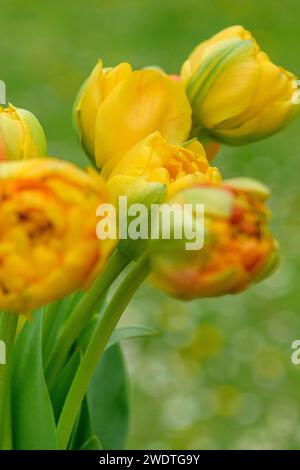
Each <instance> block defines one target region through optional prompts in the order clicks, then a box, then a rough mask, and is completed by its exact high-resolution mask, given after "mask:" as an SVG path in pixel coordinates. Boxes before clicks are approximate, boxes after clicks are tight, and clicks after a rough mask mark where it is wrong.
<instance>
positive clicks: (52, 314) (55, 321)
mask: <svg viewBox="0 0 300 470" xmlns="http://www.w3.org/2000/svg"><path fill="white" fill-rule="evenodd" d="M82 295H83V292H81V291H77V292H75V293H74V294H72V295H70V296H69V297H67V298H65V299H61V300H57V301H55V302H51V303H50V304H49V305H47V306H46V308H45V312H44V314H43V358H44V365H45V368H46V366H47V362H48V359H49V357H50V355H51V352H52V349H53V346H54V344H55V342H56V340H57V338H58V335H59V332H60V330H61V328H62V325H63V324H64V322H65V320H66V318H67V317H68V316H69V315H70V313H71V312H72V310H73V308H74V306H75V305H76V304H77V303H78V302H79V300H80V299H81V297H82Z"/></svg>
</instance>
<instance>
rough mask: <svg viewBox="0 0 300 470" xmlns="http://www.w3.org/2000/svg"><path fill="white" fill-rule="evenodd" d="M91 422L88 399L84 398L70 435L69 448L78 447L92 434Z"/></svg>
mask: <svg viewBox="0 0 300 470" xmlns="http://www.w3.org/2000/svg"><path fill="white" fill-rule="evenodd" d="M93 434H94V433H93V432H92V424H91V413H90V407H89V404H88V401H87V399H86V398H84V400H83V402H82V405H81V410H80V414H79V416H78V419H77V422H76V425H75V427H74V432H73V435H72V437H71V442H70V444H69V447H68V448H69V449H70V450H78V449H80V448H81V447H82V446H83V445H84V444H85V443H86V442H87V441H88V440H89V439H90V438H91V436H92V435H93Z"/></svg>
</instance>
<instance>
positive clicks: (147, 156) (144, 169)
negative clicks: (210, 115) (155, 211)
mask: <svg viewBox="0 0 300 470" xmlns="http://www.w3.org/2000/svg"><path fill="white" fill-rule="evenodd" d="M114 163H115V165H114ZM102 176H103V177H104V178H105V179H106V180H107V182H108V188H110V189H111V191H112V192H113V193H114V194H115V195H117V194H127V193H128V191H130V192H132V191H133V189H132V188H133V187H134V186H135V183H134V179H136V184H137V183H138V186H139V187H141V186H143V185H142V181H143V182H145V183H160V184H162V185H166V188H167V196H168V197H170V196H171V195H172V194H174V193H175V192H178V191H179V190H181V189H184V188H187V187H190V186H192V185H194V184H197V183H217V182H220V180H221V175H220V173H219V171H218V169H217V168H214V167H211V166H210V165H209V163H208V161H207V159H206V155H205V151H204V149H203V146H202V145H201V144H200V142H198V141H192V142H190V143H189V144H187V145H186V147H184V146H180V145H174V144H169V143H167V141H166V140H165V139H164V138H163V137H162V135H161V134H160V133H159V132H154V133H153V134H151V135H149V136H148V137H146V138H145V139H143V140H141V141H140V142H138V143H137V144H136V145H135V146H134V147H133V148H132V149H130V150H129V151H128V152H127V153H125V155H124V156H123V157H122V158H120V159H119V160H117V161H116V162H115V161H114V160H113V159H112V160H110V161H108V163H107V164H106V166H104V167H103V170H102ZM129 177H130V178H131V183H130V184H129V180H128V178H129ZM144 186H145V184H144Z"/></svg>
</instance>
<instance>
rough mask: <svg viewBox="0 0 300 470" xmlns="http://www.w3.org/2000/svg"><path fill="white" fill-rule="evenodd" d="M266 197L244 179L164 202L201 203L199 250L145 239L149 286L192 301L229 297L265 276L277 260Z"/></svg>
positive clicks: (197, 188)
mask: <svg viewBox="0 0 300 470" xmlns="http://www.w3.org/2000/svg"><path fill="white" fill-rule="evenodd" d="M267 197H268V190H267V188H266V187H265V186H263V185H262V184H260V183H258V182H256V181H253V180H248V179H237V180H231V181H227V182H226V181H225V182H224V183H223V184H220V185H211V186H195V187H194V188H191V189H186V190H184V191H181V192H179V193H177V194H176V195H175V196H174V197H173V198H171V199H170V201H169V204H174V203H176V204H180V205H182V204H196V203H198V204H204V227H203V228H204V246H203V248H202V249H199V250H186V241H187V240H185V239H184V238H183V239H174V237H173V238H171V239H170V240H164V239H162V238H161V237H160V239H158V240H151V243H150V258H151V264H152V270H153V278H154V281H155V283H156V284H157V285H158V286H159V287H161V288H162V289H163V290H165V291H166V292H168V293H169V294H171V295H173V296H175V297H178V298H181V299H193V298H200V297H211V296H220V295H224V294H234V293H237V292H240V291H243V290H244V289H246V288H247V287H248V286H249V285H251V284H252V283H253V282H257V281H259V280H262V279H264V278H265V277H267V276H268V275H269V274H270V273H271V272H272V271H273V270H274V269H275V267H276V265H277V261H278V255H277V252H278V248H277V242H276V241H275V240H274V238H273V237H272V234H271V233H270V230H269V228H268V220H269V211H268V209H267V208H266V205H265V199H266V198H267ZM193 207H195V206H193ZM193 217H195V213H194V214H193ZM176 223H178V221H176V220H175V222H174V225H176ZM171 233H174V232H171Z"/></svg>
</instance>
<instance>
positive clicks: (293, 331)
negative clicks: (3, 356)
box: [0, 0, 300, 449]
mask: <svg viewBox="0 0 300 470" xmlns="http://www.w3.org/2000/svg"><path fill="white" fill-rule="evenodd" d="M0 7H1V41H0V53H1V64H2V66H1V74H0V79H2V80H5V82H6V84H7V92H8V100H9V101H11V102H12V103H13V104H16V105H17V106H21V107H25V108H28V109H30V110H31V111H33V112H34V113H35V114H36V115H37V116H38V117H39V118H40V120H41V122H42V124H43V126H44V128H45V130H46V134H47V137H48V142H49V153H50V154H51V155H56V156H59V157H61V158H65V159H70V160H73V161H76V162H78V163H80V164H82V165H85V164H86V163H87V161H86V159H85V157H84V155H83V153H82V151H81V150H80V148H79V146H78V144H77V141H76V137H75V133H74V131H73V129H72V123H71V117H70V116H71V109H72V104H73V100H74V96H75V94H76V92H77V90H78V88H79V86H80V84H81V82H82V80H83V79H84V78H85V76H86V75H87V74H88V72H89V71H90V69H91V68H92V67H93V65H94V63H95V62H96V60H97V59H98V58H99V57H102V58H103V59H104V62H105V64H106V65H115V64H117V63H118V62H120V61H124V60H127V61H130V62H131V63H132V64H133V65H134V67H136V68H137V67H142V66H145V65H148V64H151V65H153V64H158V65H160V66H162V67H163V68H165V69H166V70H167V71H169V72H176V71H178V69H179V67H180V64H181V63H182V61H183V60H184V59H185V57H186V56H187V54H188V53H189V52H190V50H191V49H192V48H193V47H194V46H195V45H196V44H197V43H198V42H199V41H201V40H203V39H205V38H207V37H209V36H211V35H212V34H214V33H215V32H217V31H218V30H219V29H222V28H224V27H226V26H229V25H231V24H243V25H244V26H245V27H247V28H248V29H250V30H251V31H252V32H253V34H254V35H255V37H256V39H257V40H258V41H259V43H260V44H261V46H262V47H263V49H264V50H265V51H266V52H267V53H269V55H270V56H271V58H272V59H273V61H274V62H277V63H279V64H280V65H282V66H284V67H286V68H288V69H290V70H291V71H293V72H294V73H296V74H298V76H299V75H300V54H299V18H300V2H299V1H298V0H285V1H284V2H279V1H276V0H264V1H262V0H243V1H234V0H224V1H221V0H219V1H216V0H215V1H210V2H208V1H204V0H164V1H161V0H84V1H81V0H77V1H74V0H60V1H58V0H52V1H34V0H26V1H25V0H24V1H23V0H1V3H0ZM299 126H300V120H298V121H295V122H294V123H293V124H292V125H291V126H290V127H289V128H288V129H286V130H284V131H283V132H281V133H280V134H278V135H276V136H274V137H272V138H270V139H267V140H265V141H263V142H260V143H257V144H254V145H251V146H246V147H242V148H237V149H231V148H222V150H221V153H220V155H219V156H218V158H217V161H216V164H218V165H219V166H220V167H221V170H222V171H223V174H224V176H225V177H227V176H236V175H248V176H252V177H256V178H260V179H262V180H263V181H264V182H265V183H266V184H268V185H269V186H270V187H271V188H272V190H273V198H272V203H271V205H272V209H273V214H274V215H273V228H274V231H275V233H276V236H277V237H278V239H279V240H280V244H281V251H282V265H281V268H280V270H279V271H278V272H277V273H276V274H275V275H274V276H273V277H272V278H271V279H270V280H267V281H265V282H263V283H262V284H260V285H258V286H256V287H254V288H252V289H250V290H249V291H247V292H246V293H243V294H239V295H237V296H227V297H224V298H219V299H211V300H207V301H194V302H191V303H183V302H177V301H175V300H172V299H171V298H169V297H167V296H165V295H164V294H162V293H160V292H157V291H155V290H154V289H152V288H151V286H149V285H146V286H145V287H143V288H142V289H141V290H140V291H139V292H138V294H137V295H136V297H135V299H134V300H133V302H132V303H131V305H130V307H129V308H128V311H127V313H126V316H125V319H124V321H125V322H127V323H133V322H134V323H136V324H144V325H149V326H153V327H154V328H156V329H157V330H158V332H159V334H158V335H157V336H156V337H155V338H149V339H147V340H143V341H141V340H135V341H132V342H131V343H128V344H126V347H125V348H124V349H125V354H126V356H127V359H128V361H127V362H128V367H129V371H130V375H131V383H132V385H131V409H132V419H131V432H130V439H129V447H130V448H162V449H192V448H204V449H232V448H233V449H241V448H257V449H259V448H273V449H280V448H281V449H292V448H299V447H300V425H299V423H300V366H295V365H292V364H291V360H290V357H291V353H292V349H291V343H292V341H293V340H295V339H300V288H299V281H300V274H299V267H300V248H299V246H300V233H299V225H300V224H299V222H300V217H299V206H300V187H299V179H300V178H299V175H300V134H299ZM112 373H113V371H112Z"/></svg>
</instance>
